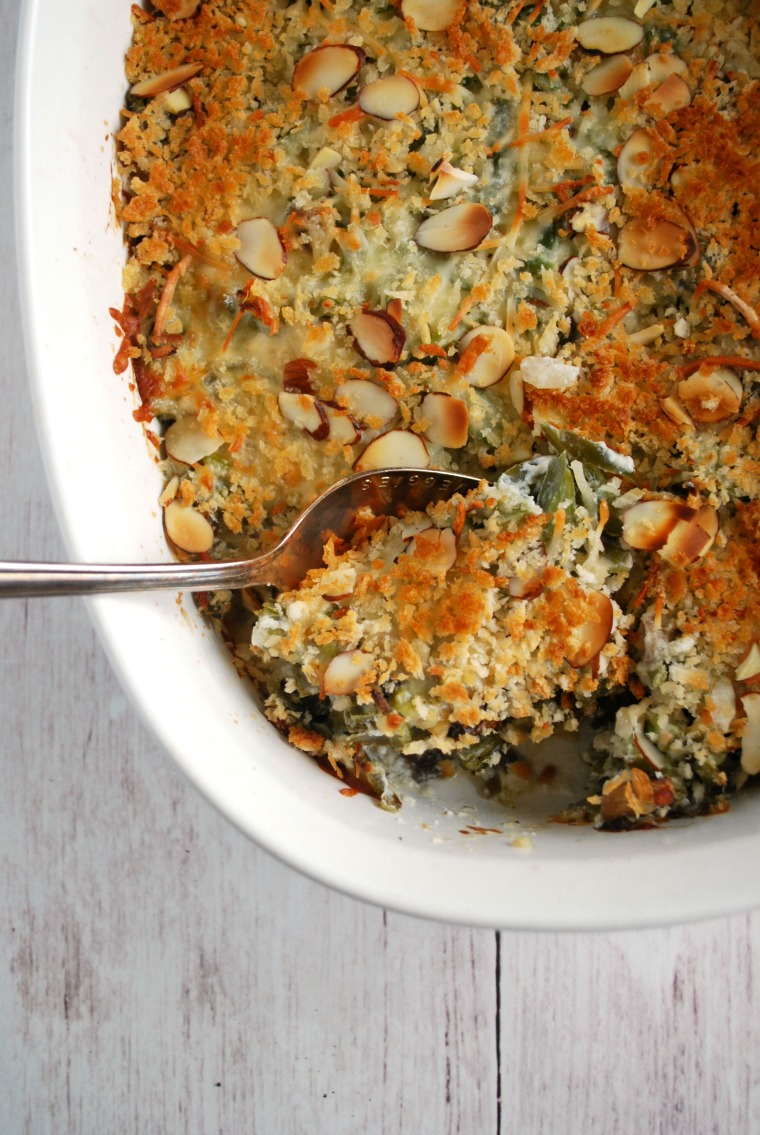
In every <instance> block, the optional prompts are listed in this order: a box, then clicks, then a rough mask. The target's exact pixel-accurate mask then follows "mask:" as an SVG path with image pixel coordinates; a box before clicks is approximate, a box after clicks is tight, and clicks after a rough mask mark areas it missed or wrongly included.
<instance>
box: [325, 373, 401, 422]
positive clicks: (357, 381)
mask: <svg viewBox="0 0 760 1135" xmlns="http://www.w3.org/2000/svg"><path fill="white" fill-rule="evenodd" d="M335 397H336V399H337V401H338V402H339V403H340V404H341V406H345V407H346V409H347V410H348V411H349V413H350V414H351V416H352V417H353V418H355V419H356V420H357V421H358V422H360V423H362V424H364V425H367V426H369V427H370V429H374V430H379V429H382V428H383V426H387V425H390V423H391V422H392V421H393V419H394V418H395V417H396V414H397V412H398V402H397V401H396V399H395V398H394V397H393V396H392V395H390V394H389V393H388V391H387V390H384V389H383V387H382V386H378V385H377V383H375V382H368V381H366V380H365V379H362V378H350V379H349V380H348V382H342V383H341V384H340V386H338V387H336V390H335Z"/></svg>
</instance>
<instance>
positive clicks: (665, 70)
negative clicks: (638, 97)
mask: <svg viewBox="0 0 760 1135" xmlns="http://www.w3.org/2000/svg"><path fill="white" fill-rule="evenodd" d="M647 67H648V68H649V76H650V79H649V81H650V83H664V82H665V80H666V79H669V78H670V76H671V75H680V76H681V78H682V79H685V78H686V76H687V75H688V74H689V68H688V67H687V66H686V64H685V63H684V61H683V59H681V58H679V56H678V55H674V54H673V52H672V51H658V52H655V54H654V55H648V56H647Z"/></svg>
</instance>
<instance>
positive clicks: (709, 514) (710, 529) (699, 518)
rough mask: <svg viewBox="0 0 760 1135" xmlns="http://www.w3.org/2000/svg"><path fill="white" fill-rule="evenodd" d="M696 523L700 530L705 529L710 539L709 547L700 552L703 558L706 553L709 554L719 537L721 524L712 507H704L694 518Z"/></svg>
mask: <svg viewBox="0 0 760 1135" xmlns="http://www.w3.org/2000/svg"><path fill="white" fill-rule="evenodd" d="M694 523H695V524H698V525H699V527H700V528H704V530H705V532H706V533H707V535H708V536H709V538H710V539H709V542H708V544H707V546H706V547H705V548H704V550H703V551H702V552H700V555H702V556H703V555H704V554H705V552H707V551H708V550H709V549H710V548H711V547H712V543H713V540H714V539H715V537H716V536H717V535H718V528H719V525H720V522H719V520H718V513H717V511H716V510H715V509H714V508H713V507H712V505H709V504H706V505H703V506H702V508H700V510H699V512H698V513H697V515H696V516H695V517H694Z"/></svg>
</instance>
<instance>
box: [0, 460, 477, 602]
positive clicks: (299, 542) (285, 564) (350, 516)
mask: <svg viewBox="0 0 760 1135" xmlns="http://www.w3.org/2000/svg"><path fill="white" fill-rule="evenodd" d="M479 484H480V478H478V477H471V476H469V475H467V474H466V473H452V472H448V471H446V470H442V469H408V468H404V469H374V470H372V471H371V472H369V473H355V474H353V475H352V476H350V477H344V478H343V480H341V481H337V482H336V484H334V485H332V486H331V487H330V488H329V489H327V490H326V491H325V492H324V493H322V494H321V495H320V496H318V497H317V499H316V500H315V501H313V502H312V504H310V505H309V506H308V508H306V509H304V511H303V512H302V513H301V514H300V515H299V516H298V517H297V519H296V520H295V522H294V523H293V524H292V526H291V527H290V528H289V529H288V531H287V533H286V534H285V536H283V538H282V540H280V542H279V544H277V545H276V547H274V548H272V549H270V550H269V551H267V552H264V553H263V554H262V555H259V556H253V557H251V558H249V559H244V560H228V561H226V562H221V563H219V562H216V561H212V562H207V563H169V564H36V563H11V562H0V598H4V599H12V598H20V597H23V596H27V597H28V596H34V595H96V594H103V593H106V592H116V591H166V590H177V589H182V590H185V591H211V590H214V589H215V588H229V589H235V588H238V587H252V586H254V585H255V584H269V585H270V586H272V587H276V588H277V589H278V590H279V591H285V590H289V589H290V588H292V587H295V586H296V585H297V584H299V583H300V582H301V580H302V579H303V578H304V576H305V575H306V573H307V572H308V571H310V570H311V569H312V568H315V567H320V566H321V565H322V553H323V549H324V546H325V544H326V542H327V540H328V539H329V538H330V537H331V536H334V537H335V538H336V539H338V540H345V539H346V538H347V537H348V536H349V535H350V533H351V532H352V530H353V527H354V521H355V518H356V515H357V513H358V512H359V511H360V510H362V509H370V510H371V511H372V512H373V513H374V515H375V516H397V515H398V514H399V510H400V509H402V508H403V509H406V510H408V511H422V510H424V509H425V508H426V507H427V506H428V505H429V504H432V503H433V502H434V501H440V500H446V499H448V498H449V497H452V496H453V495H454V494H455V493H458V492H467V491H468V490H470V489H474V488H476V487H477V485H479Z"/></svg>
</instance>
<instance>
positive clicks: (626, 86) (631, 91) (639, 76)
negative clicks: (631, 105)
mask: <svg viewBox="0 0 760 1135" xmlns="http://www.w3.org/2000/svg"><path fill="white" fill-rule="evenodd" d="M651 82H652V73H651V71H650V70H649V64H648V63H647V61H646V59H644V60H643V61H642V62H641V63H636V64H635V66H634V68H633V70H632V71H631V73H630V75H629V76H628V78H627V79H626V81H625V82H624V83H623V85H622V87H621V88H620V90H619V91H618V95H619V96H620V98H621V99H632V98H633V97H634V95H637V94H638V93H639V91H643V90H644V88H645V87H648V86H649V85H650V83H651Z"/></svg>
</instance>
